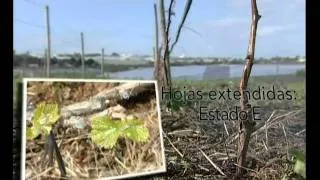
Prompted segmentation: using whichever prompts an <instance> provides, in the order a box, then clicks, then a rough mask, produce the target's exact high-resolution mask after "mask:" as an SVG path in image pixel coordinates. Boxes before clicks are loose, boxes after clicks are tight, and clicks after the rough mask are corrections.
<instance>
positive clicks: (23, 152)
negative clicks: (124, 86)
mask: <svg viewBox="0 0 320 180" xmlns="http://www.w3.org/2000/svg"><path fill="white" fill-rule="evenodd" d="M32 81H42V82H44V81H46V82H105V83H108V82H109V83H117V82H119V83H154V84H155V88H156V89H155V90H156V98H157V100H156V101H157V110H158V121H159V133H160V134H159V135H160V143H161V149H162V161H163V166H162V168H161V169H160V170H155V171H151V172H141V173H135V174H129V175H120V176H114V177H106V178H100V179H101V180H102V179H108V180H109V179H110V180H111V179H123V178H135V177H140V176H146V175H153V174H158V173H165V172H167V167H166V158H165V149H164V143H163V134H162V132H163V130H162V123H161V109H160V97H159V88H158V83H157V81H155V80H116V79H67V78H23V94H22V97H23V101H22V146H21V175H20V177H21V180H25V167H26V166H25V162H26V160H25V157H26V142H27V141H26V123H25V122H26V119H27V118H26V116H27V84H28V82H32Z"/></svg>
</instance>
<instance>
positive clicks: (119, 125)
mask: <svg viewBox="0 0 320 180" xmlns="http://www.w3.org/2000/svg"><path fill="white" fill-rule="evenodd" d="M120 137H127V138H129V139H131V140H133V141H137V142H146V141H147V139H148V138H149V131H148V129H147V128H145V127H143V123H142V121H140V120H137V119H132V120H123V121H118V120H112V119H110V118H108V117H96V118H94V119H93V120H92V131H91V139H92V141H93V142H95V143H96V144H97V145H100V146H102V147H104V148H108V149H109V148H113V147H114V146H115V145H116V143H117V140H118V138H120Z"/></svg>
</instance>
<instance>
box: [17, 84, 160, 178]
mask: <svg viewBox="0 0 320 180" xmlns="http://www.w3.org/2000/svg"><path fill="white" fill-rule="evenodd" d="M23 83H24V84H23V85H24V88H23V96H24V97H23V133H22V134H23V144H22V167H21V169H22V170H21V171H22V172H21V176H22V179H102V178H103V179H121V178H129V177H136V176H142V175H149V174H155V173H162V172H166V164H165V156H164V145H163V139H162V127H161V116H160V107H159V93H158V90H157V89H158V88H157V83H156V81H141V80H139V81H133V80H132V81H124V80H119V81H118V80H75V79H72V80H71V79H70V80H69V79H45V78H41V79H40V78H25V79H24V80H23Z"/></svg>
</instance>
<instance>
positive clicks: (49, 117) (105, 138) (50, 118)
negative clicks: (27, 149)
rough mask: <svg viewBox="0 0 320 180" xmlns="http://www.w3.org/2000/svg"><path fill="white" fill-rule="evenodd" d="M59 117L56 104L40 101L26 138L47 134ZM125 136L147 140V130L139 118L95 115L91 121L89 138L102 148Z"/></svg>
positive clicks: (136, 140)
mask: <svg viewBox="0 0 320 180" xmlns="http://www.w3.org/2000/svg"><path fill="white" fill-rule="evenodd" d="M59 118H60V112H59V107H58V105H57V104H46V103H40V104H38V105H37V108H36V110H35V112H34V117H33V119H32V126H31V127H28V128H27V139H34V138H36V137H37V136H39V135H40V134H43V135H48V134H49V133H50V131H51V128H52V125H53V124H54V123H56V121H58V120H59ZM120 137H125V138H128V139H131V140H133V141H135V142H147V141H148V138H149V131H148V129H147V128H146V127H144V126H143V121H141V120H139V119H128V120H119V121H118V120H112V119H110V118H107V117H96V118H94V119H93V121H92V131H91V138H92V140H93V142H95V143H96V144H97V145H99V146H102V147H104V148H113V147H114V146H115V145H116V142H117V140H118V138H120Z"/></svg>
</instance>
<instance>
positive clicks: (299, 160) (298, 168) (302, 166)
mask: <svg viewBox="0 0 320 180" xmlns="http://www.w3.org/2000/svg"><path fill="white" fill-rule="evenodd" d="M291 154H292V155H293V156H294V157H295V159H296V161H295V165H294V172H295V173H297V174H299V175H301V176H302V177H304V178H306V163H305V155H304V154H303V152H301V151H298V150H296V149H293V150H291Z"/></svg>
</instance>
